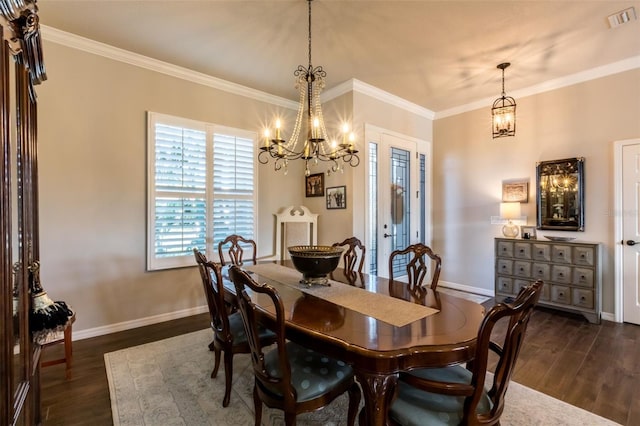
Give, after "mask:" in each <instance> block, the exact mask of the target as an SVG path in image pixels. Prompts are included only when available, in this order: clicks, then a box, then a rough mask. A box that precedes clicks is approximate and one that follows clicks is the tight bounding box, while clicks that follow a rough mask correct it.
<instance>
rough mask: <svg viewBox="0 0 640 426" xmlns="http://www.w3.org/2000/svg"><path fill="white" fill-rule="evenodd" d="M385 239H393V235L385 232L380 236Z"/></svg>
mask: <svg viewBox="0 0 640 426" xmlns="http://www.w3.org/2000/svg"><path fill="white" fill-rule="evenodd" d="M382 236H383V237H385V238H389V237H393V234H387V233H386V232H385V233H384V234H383V235H382Z"/></svg>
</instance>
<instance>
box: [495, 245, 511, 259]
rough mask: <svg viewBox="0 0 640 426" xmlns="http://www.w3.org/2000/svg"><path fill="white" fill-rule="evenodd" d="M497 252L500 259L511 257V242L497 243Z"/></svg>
mask: <svg viewBox="0 0 640 426" xmlns="http://www.w3.org/2000/svg"><path fill="white" fill-rule="evenodd" d="M497 252H498V253H497V255H498V256H500V257H513V243H512V242H511V241H500V242H498V250H497Z"/></svg>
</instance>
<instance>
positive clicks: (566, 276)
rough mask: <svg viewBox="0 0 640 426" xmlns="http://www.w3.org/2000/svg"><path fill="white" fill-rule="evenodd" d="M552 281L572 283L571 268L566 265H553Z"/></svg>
mask: <svg viewBox="0 0 640 426" xmlns="http://www.w3.org/2000/svg"><path fill="white" fill-rule="evenodd" d="M551 281H555V282H557V283H563V284H569V283H570V282H571V267H570V266H564V265H553V266H552V267H551Z"/></svg>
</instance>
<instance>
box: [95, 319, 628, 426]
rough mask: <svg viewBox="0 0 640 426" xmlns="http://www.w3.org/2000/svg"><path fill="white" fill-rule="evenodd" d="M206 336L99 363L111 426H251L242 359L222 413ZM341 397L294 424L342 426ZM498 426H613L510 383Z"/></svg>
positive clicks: (278, 420) (270, 414) (246, 365)
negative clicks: (102, 366) (105, 381)
mask: <svg viewBox="0 0 640 426" xmlns="http://www.w3.org/2000/svg"><path fill="white" fill-rule="evenodd" d="M211 338H212V333H211V331H210V330H201V331H197V332H194V333H189V334H184V335H181V336H177V337H173V338H170V339H165V340H160V341H157V342H153V343H148V344H145V345H141V346H135V347H131V348H127V349H123V350H120V351H117V352H110V353H107V354H105V355H104V358H105V367H106V370H107V378H108V380H109V393H110V396H111V408H112V413H113V424H114V425H115V426H129V425H131V426H134V425H135V426H141V425H146V426H170V425H187V426H201V425H202V426H204V425H243V426H244V425H252V424H253V398H252V396H251V390H252V388H253V376H252V369H251V365H250V359H249V356H248V355H236V356H235V357H234V361H233V369H234V372H233V387H232V392H231V403H230V404H229V407H227V408H223V407H222V398H223V395H224V371H223V368H224V367H223V365H221V366H220V371H219V372H218V377H217V378H215V379H211V378H210V377H209V375H210V374H211V369H212V368H213V352H210V351H209V350H208V344H209V342H210V341H211ZM347 402H348V399H347V396H346V395H343V396H341V397H339V398H338V399H336V400H335V401H334V402H333V403H332V404H331V405H329V406H328V407H325V408H324V409H322V410H319V411H316V412H314V413H309V414H302V415H300V416H298V424H299V425H304V426H331V425H333V426H337V425H344V424H346V417H347V414H346V413H347ZM282 424H284V416H283V415H282V412H281V411H279V410H271V409H268V408H267V407H264V408H263V425H265V426H275V425H282ZM501 424H502V425H519V426H522V425H576V426H578V425H580V426H582V425H590V426H596V425H616V424H617V423H613V422H611V421H609V420H606V419H604V418H602V417H599V416H596V415H594V414H592V413H589V412H588V411H585V410H582V409H580V408H577V407H574V406H572V405H569V404H566V403H564V402H562V401H559V400H557V399H554V398H552V397H550V396H547V395H545V394H542V393H540V392H537V391H535V390H532V389H529V388H527V387H525V386H522V385H519V384H518V383H514V382H512V383H511V385H510V386H509V391H508V393H507V400H506V408H505V412H504V414H503V416H502V421H501Z"/></svg>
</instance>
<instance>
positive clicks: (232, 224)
mask: <svg viewBox="0 0 640 426" xmlns="http://www.w3.org/2000/svg"><path fill="white" fill-rule="evenodd" d="M148 139H149V140H148V162H149V164H148V171H149V179H148V186H149V189H148V195H149V196H148V224H149V225H148V238H147V269H148V270H157V269H167V268H176V267H182V266H192V265H193V264H194V257H193V249H194V248H198V249H199V250H201V251H203V252H206V253H207V256H208V257H212V256H213V255H214V251H215V245H217V243H218V242H219V241H222V240H223V239H224V238H225V237H226V236H227V235H230V234H240V235H242V236H244V237H245V238H251V239H255V238H254V223H255V205H256V194H255V191H254V188H255V167H254V161H255V155H254V152H255V150H254V139H255V134H254V133H251V132H247V131H243V130H238V129H232V128H228V127H223V126H217V125H213V124H207V123H200V122H195V121H192V120H186V119H181V118H177V117H171V116H167V115H163V114H157V113H149V115H148Z"/></svg>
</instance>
